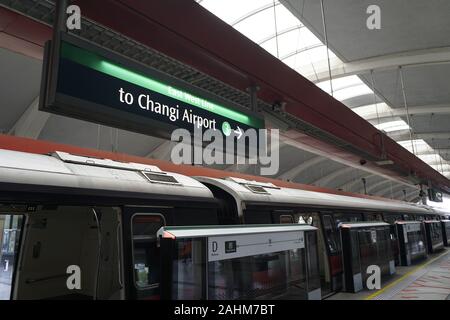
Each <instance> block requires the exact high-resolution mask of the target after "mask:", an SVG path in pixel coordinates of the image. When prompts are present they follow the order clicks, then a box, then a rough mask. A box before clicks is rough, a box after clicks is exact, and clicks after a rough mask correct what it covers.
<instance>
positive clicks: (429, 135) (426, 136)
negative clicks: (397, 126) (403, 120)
mask: <svg viewBox="0 0 450 320" xmlns="http://www.w3.org/2000/svg"><path fill="white" fill-rule="evenodd" d="M388 136H389V137H390V138H391V139H394V140H395V141H405V140H410V136H409V130H400V131H393V132H390V133H388ZM413 138H414V139H423V140H432V139H434V140H445V139H450V132H422V133H414V134H413Z"/></svg>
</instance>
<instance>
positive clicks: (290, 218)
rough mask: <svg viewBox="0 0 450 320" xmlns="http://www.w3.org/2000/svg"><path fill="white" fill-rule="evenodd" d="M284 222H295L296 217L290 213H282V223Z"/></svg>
mask: <svg viewBox="0 0 450 320" xmlns="http://www.w3.org/2000/svg"><path fill="white" fill-rule="evenodd" d="M283 223H288V224H289V223H294V217H293V216H291V215H290V214H283V215H280V224H283Z"/></svg>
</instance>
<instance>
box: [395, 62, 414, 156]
mask: <svg viewBox="0 0 450 320" xmlns="http://www.w3.org/2000/svg"><path fill="white" fill-rule="evenodd" d="M398 69H399V73H400V82H401V85H402V92H403V103H404V105H405V110H406V120H407V121H408V126H409V139H410V140H411V148H412V153H413V154H414V155H415V154H416V151H415V146H414V141H413V129H412V126H411V120H410V117H409V109H408V102H407V100H406V91H405V81H404V79H403V69H402V66H399V67H398Z"/></svg>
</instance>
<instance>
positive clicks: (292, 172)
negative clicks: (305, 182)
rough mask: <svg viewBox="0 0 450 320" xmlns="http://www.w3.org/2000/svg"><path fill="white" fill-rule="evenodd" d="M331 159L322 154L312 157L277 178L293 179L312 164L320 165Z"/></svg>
mask: <svg viewBox="0 0 450 320" xmlns="http://www.w3.org/2000/svg"><path fill="white" fill-rule="evenodd" d="M327 160H329V159H327V158H325V157H321V156H317V157H314V158H312V159H309V160H306V161H305V162H303V163H301V164H299V165H297V166H295V167H293V168H291V169H289V170H288V171H286V172H284V173H282V174H280V175H279V176H278V177H277V178H278V179H281V180H290V181H293V180H294V179H295V178H296V177H298V176H299V175H300V173H302V172H303V171H305V170H307V169H309V168H311V167H312V166H315V165H318V164H319V163H321V162H323V161H327Z"/></svg>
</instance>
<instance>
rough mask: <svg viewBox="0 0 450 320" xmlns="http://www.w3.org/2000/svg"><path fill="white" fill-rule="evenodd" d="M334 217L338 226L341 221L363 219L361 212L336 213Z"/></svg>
mask: <svg viewBox="0 0 450 320" xmlns="http://www.w3.org/2000/svg"><path fill="white" fill-rule="evenodd" d="M334 219H335V221H336V226H338V225H339V223H341V222H358V221H362V216H361V214H359V213H335V214H334Z"/></svg>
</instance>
